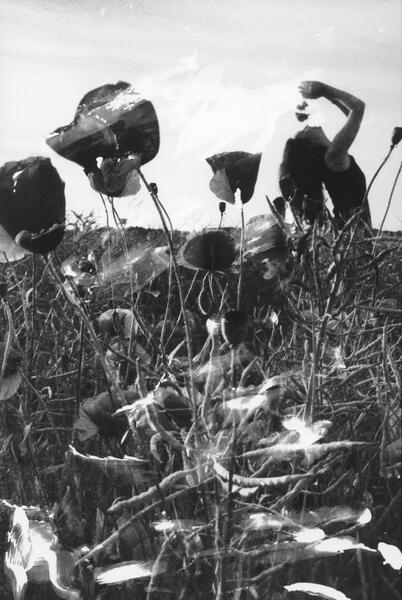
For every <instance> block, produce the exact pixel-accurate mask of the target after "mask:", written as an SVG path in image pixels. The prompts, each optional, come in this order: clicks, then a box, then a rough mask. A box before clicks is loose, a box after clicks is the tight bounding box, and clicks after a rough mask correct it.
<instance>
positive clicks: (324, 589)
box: [284, 581, 350, 600]
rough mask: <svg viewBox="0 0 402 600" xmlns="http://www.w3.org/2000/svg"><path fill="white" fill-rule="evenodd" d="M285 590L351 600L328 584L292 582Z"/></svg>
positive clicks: (336, 599)
mask: <svg viewBox="0 0 402 600" xmlns="http://www.w3.org/2000/svg"><path fill="white" fill-rule="evenodd" d="M284 588H285V590H287V591H288V592H304V593H305V594H310V595H311V596H319V597H320V598H325V600H350V598H349V597H348V596H345V594H344V593H343V592H339V591H338V590H336V589H334V588H332V587H329V586H327V585H321V584H319V583H309V582H303V581H300V582H298V583H292V584H291V585H285V586H284Z"/></svg>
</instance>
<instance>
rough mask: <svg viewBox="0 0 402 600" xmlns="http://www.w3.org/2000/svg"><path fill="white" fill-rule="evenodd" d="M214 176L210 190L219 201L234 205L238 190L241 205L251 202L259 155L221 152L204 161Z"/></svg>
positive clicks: (258, 166) (259, 159)
mask: <svg viewBox="0 0 402 600" xmlns="http://www.w3.org/2000/svg"><path fill="white" fill-rule="evenodd" d="M205 160H206V161H207V163H208V164H209V165H210V167H211V168H212V171H213V172H214V175H213V177H212V179H211V181H210V184H209V187H210V190H211V191H212V192H213V193H214V194H215V195H216V196H217V197H218V198H219V199H220V200H224V201H225V202H229V203H230V204H234V203H235V192H236V191H237V190H240V199H241V201H242V203H243V204H246V202H248V201H249V200H251V198H252V196H253V194H254V188H255V184H256V182H257V176H258V170H259V168H260V162H261V153H259V154H251V153H250V152H241V151H240V152H222V153H221V154H214V155H213V156H210V157H209V158H206V159H205Z"/></svg>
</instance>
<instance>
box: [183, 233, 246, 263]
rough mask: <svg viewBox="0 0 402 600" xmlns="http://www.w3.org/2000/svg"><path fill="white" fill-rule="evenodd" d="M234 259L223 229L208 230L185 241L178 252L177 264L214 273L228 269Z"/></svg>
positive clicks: (230, 241) (232, 249) (231, 244)
mask: <svg viewBox="0 0 402 600" xmlns="http://www.w3.org/2000/svg"><path fill="white" fill-rule="evenodd" d="M235 258H236V249H235V243H234V240H233V238H232V237H231V235H230V234H229V233H228V232H227V231H224V230H223V229H210V230H207V231H203V232H202V233H197V234H196V235H194V236H192V237H191V238H190V239H188V240H187V242H186V243H185V244H184V246H182V248H181V249H180V251H179V256H178V262H179V264H181V265H182V266H184V267H187V268H188V269H193V270H197V269H200V270H201V271H207V272H209V273H214V272H217V271H218V272H222V271H227V270H228V269H230V268H231V267H232V265H233V263H234V261H235Z"/></svg>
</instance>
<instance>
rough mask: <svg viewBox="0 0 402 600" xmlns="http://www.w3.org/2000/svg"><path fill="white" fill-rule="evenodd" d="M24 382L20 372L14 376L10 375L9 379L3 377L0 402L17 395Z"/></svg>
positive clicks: (0, 387) (0, 385)
mask: <svg viewBox="0 0 402 600" xmlns="http://www.w3.org/2000/svg"><path fill="white" fill-rule="evenodd" d="M21 382H22V375H21V373H20V372H19V371H18V372H17V373H14V374H13V375H9V376H8V377H3V379H2V381H1V384H0V401H1V400H8V399H9V398H11V397H12V396H14V394H16V393H17V390H18V388H19V387H20V385H21Z"/></svg>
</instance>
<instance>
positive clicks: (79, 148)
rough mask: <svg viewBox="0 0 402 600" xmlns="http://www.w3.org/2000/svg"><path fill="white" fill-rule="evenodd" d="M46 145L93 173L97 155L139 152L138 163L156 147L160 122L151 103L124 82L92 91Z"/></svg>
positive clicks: (106, 155) (120, 156)
mask: <svg viewBox="0 0 402 600" xmlns="http://www.w3.org/2000/svg"><path fill="white" fill-rule="evenodd" d="M46 142H47V144H48V145H49V146H50V147H51V148H52V149H53V150H54V151H55V152H57V153H58V154H60V155H61V156H63V157H64V158H67V159H69V160H72V161H74V162H75V163H77V164H78V165H80V166H82V167H83V168H84V169H85V172H86V173H87V174H88V173H93V172H96V169H97V163H96V159H97V158H98V157H103V158H123V157H127V156H128V155H138V156H139V163H140V165H144V164H146V163H147V162H149V161H150V160H152V159H153V158H154V157H155V156H156V154H157V153H158V150H159V124H158V118H157V116H156V112H155V109H154V107H153V104H152V103H151V102H150V101H149V100H145V99H144V98H142V97H141V95H140V94H139V93H138V92H135V90H134V89H133V87H132V86H131V85H130V84H129V83H126V82H124V81H119V82H118V83H116V84H106V85H103V86H101V87H98V88H96V89H94V90H91V91H90V92H88V93H87V94H85V96H84V97H83V98H82V100H81V101H80V103H79V104H78V108H77V111H76V113H75V116H74V120H73V121H72V122H71V123H70V124H69V125H65V126H64V127H59V128H58V129H56V130H55V131H54V132H53V133H51V134H50V135H49V137H48V138H47V140H46Z"/></svg>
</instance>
